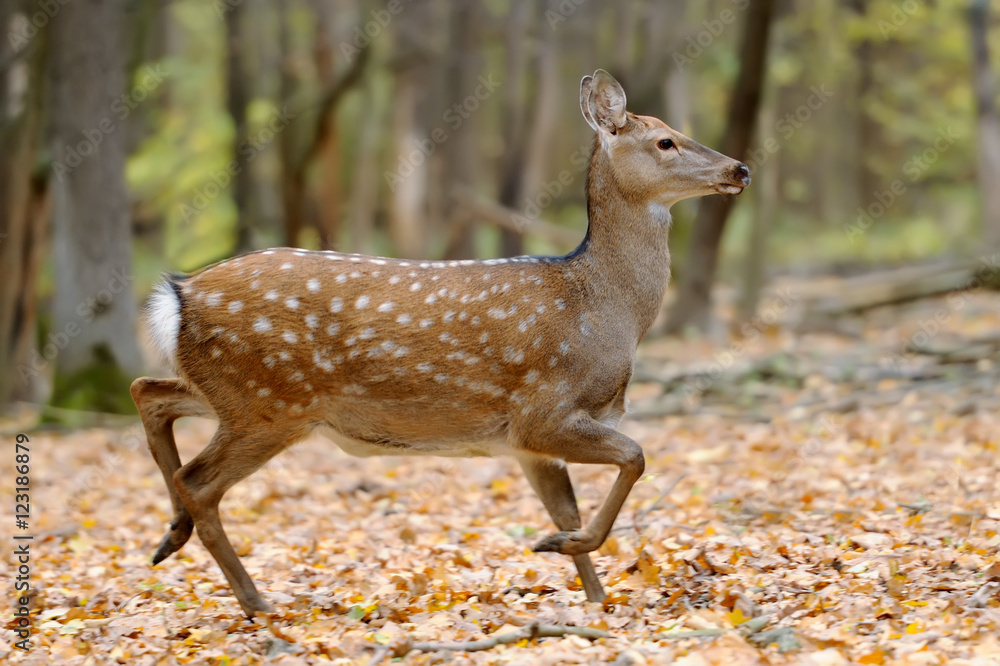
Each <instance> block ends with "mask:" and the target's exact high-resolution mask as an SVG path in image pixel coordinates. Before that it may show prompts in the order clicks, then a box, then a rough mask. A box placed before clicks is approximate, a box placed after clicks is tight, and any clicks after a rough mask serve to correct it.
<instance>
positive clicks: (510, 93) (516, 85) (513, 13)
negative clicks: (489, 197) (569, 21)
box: [498, 2, 533, 257]
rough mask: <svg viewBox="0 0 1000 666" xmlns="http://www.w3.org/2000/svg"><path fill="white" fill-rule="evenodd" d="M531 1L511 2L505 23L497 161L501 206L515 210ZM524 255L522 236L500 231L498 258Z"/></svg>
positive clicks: (520, 185)
mask: <svg viewBox="0 0 1000 666" xmlns="http://www.w3.org/2000/svg"><path fill="white" fill-rule="evenodd" d="M532 4H533V3H532V2H515V3H511V6H510V10H509V13H508V15H507V21H506V23H505V24H504V52H505V53H504V57H505V59H506V60H505V67H504V70H505V71H506V74H507V82H506V85H505V87H506V89H507V90H506V92H507V94H506V95H504V98H503V119H502V124H503V129H502V133H503V148H504V152H503V156H502V157H501V161H500V194H499V197H498V199H499V201H500V203H501V204H502V205H504V206H506V207H508V208H510V209H517V208H518V206H520V205H521V198H522V194H523V192H524V149H525V145H524V137H525V132H524V116H525V104H526V103H527V81H526V78H527V77H526V73H527V64H528V58H527V46H526V44H525V39H524V37H525V33H526V31H527V29H528V25H527V24H528V17H529V16H530V10H531V6H532ZM523 252H524V236H522V235H521V234H519V233H517V232H516V231H514V230H513V229H502V230H501V231H500V255H501V256H503V257H512V256H516V255H519V254H522V253H523Z"/></svg>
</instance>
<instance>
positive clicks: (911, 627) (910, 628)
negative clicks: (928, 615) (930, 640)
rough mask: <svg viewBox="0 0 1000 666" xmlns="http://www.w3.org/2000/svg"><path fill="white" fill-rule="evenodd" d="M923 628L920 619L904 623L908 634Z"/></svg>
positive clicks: (919, 631)
mask: <svg viewBox="0 0 1000 666" xmlns="http://www.w3.org/2000/svg"><path fill="white" fill-rule="evenodd" d="M923 630H924V623H923V622H921V621H920V620H915V621H914V622H911V623H909V624H908V625H906V633H908V634H919V633H921V632H922V631H923Z"/></svg>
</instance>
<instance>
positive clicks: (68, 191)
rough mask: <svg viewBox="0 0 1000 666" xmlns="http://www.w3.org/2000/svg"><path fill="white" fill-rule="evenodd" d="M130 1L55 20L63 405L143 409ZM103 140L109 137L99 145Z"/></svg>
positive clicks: (73, 7) (84, 7) (56, 243)
mask: <svg viewBox="0 0 1000 666" xmlns="http://www.w3.org/2000/svg"><path fill="white" fill-rule="evenodd" d="M123 26H124V6H123V0H91V2H88V3H86V4H83V3H78V2H77V3H68V4H66V5H64V6H63V7H62V8H61V9H60V11H59V12H58V13H57V14H56V15H55V17H54V18H53V19H52V22H51V39H52V41H51V44H52V56H51V68H50V76H51V83H50V93H51V107H50V108H51V119H52V158H53V160H54V161H55V165H54V166H53V177H52V179H51V182H50V185H51V188H52V193H53V207H52V220H53V233H54V236H53V263H54V265H55V284H56V295H55V303H54V313H53V318H52V333H51V335H50V338H49V340H50V342H49V344H46V345H45V347H44V348H43V353H45V351H46V350H49V348H50V345H51V347H52V348H53V350H54V351H55V356H54V358H55V360H56V361H55V362H56V375H55V382H54V384H55V386H54V389H55V390H54V394H53V397H52V403H53V405H55V406H60V407H69V408H77V409H94V410H99V411H111V412H134V411H135V407H134V406H133V404H132V401H131V399H130V398H129V393H128V386H129V383H130V380H131V378H132V377H133V376H134V374H135V373H136V372H137V371H138V370H139V366H140V358H139V349H138V345H137V344H136V326H135V322H136V303H135V299H134V298H133V295H132V282H133V281H134V280H133V276H132V245H131V240H132V237H131V224H130V216H129V201H128V193H127V191H126V186H125V141H126V136H125V134H126V133H125V132H124V131H123V128H122V127H121V126H120V122H119V123H117V124H116V120H117V117H116V116H115V115H114V114H113V113H112V111H111V104H112V102H113V101H114V100H115V99H116V98H118V97H120V96H121V95H122V93H123V91H124V84H125V80H124V77H125V64H126V63H125V54H126V49H125V48H124V39H123V38H124V35H123V34H122V33H123V30H122V28H123ZM97 137H100V139H99V140H98V138H97Z"/></svg>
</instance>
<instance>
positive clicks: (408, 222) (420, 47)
mask: <svg viewBox="0 0 1000 666" xmlns="http://www.w3.org/2000/svg"><path fill="white" fill-rule="evenodd" d="M432 9H433V8H432V6H431V3H430V2H428V1H427V0H415V1H414V2H413V4H412V5H410V7H409V9H407V14H406V17H405V20H402V21H396V22H395V23H393V28H394V29H395V30H396V33H395V36H396V40H395V53H394V57H393V63H394V65H395V72H394V74H395V89H394V91H393V96H392V104H391V106H392V117H391V119H390V122H391V123H392V145H391V151H390V153H389V155H388V158H389V159H388V165H387V168H386V170H385V176H384V177H385V179H386V185H387V186H388V187H389V190H390V193H389V205H388V207H387V213H388V222H389V237H390V239H391V240H392V244H393V247H394V249H395V252H396V253H397V255H398V256H402V257H411V258H421V257H424V256H425V254H426V251H427V231H428V230H427V215H426V209H427V184H428V181H429V174H430V165H429V164H428V162H430V159H431V158H430V156H428V155H426V154H425V152H424V151H421V149H420V147H421V146H434V147H435V150H442V148H440V147H439V146H437V145H436V144H435V143H434V142H433V141H431V139H430V137H428V128H427V122H426V120H425V119H424V118H422V117H421V116H422V114H421V113H420V109H421V106H422V100H423V99H424V95H426V93H427V88H428V86H429V84H430V81H429V76H428V73H429V67H428V64H429V63H430V61H431V58H432V57H433V55H432V54H431V53H430V47H429V44H428V43H427V41H428V38H427V34H428V32H430V31H431V30H433V27H434V25H433V23H434V17H433V12H432ZM439 117H440V116H439Z"/></svg>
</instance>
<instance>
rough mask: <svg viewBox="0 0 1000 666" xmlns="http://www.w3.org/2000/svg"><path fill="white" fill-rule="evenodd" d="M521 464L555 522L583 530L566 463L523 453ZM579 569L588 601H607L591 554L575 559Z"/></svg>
mask: <svg viewBox="0 0 1000 666" xmlns="http://www.w3.org/2000/svg"><path fill="white" fill-rule="evenodd" d="M517 461H518V462H519V463H520V464H521V469H523V470H524V475H525V476H526V477H527V478H528V483H530V484H531V487H532V488H534V489H535V493H536V494H537V495H538V497H539V498H540V499H541V500H542V504H543V505H544V506H545V509H546V510H547V511H548V512H549V515H550V516H552V522H554V523H555V524H556V527H558V528H559V529H560V530H566V531H568V530H576V529H579V528H580V524H581V523H580V511H579V509H578V508H577V505H576V495H575V494H574V493H573V484H572V482H571V481H570V479H569V473H568V472H567V470H566V463H564V462H563V461H562V460H556V459H554V458H543V457H541V456H537V455H532V454H522V455H520V456H518V459H517ZM573 562H574V563H575V564H576V570H577V572H578V573H579V574H580V582H581V583H583V591H584V592H585V593H586V594H587V600H588V601H596V602H598V603H600V602H602V601H604V599H605V598H607V595H606V594H605V593H604V587H603V586H602V585H601V581H600V579H599V578H598V577H597V572H596V571H595V570H594V563H593V562H592V561H591V559H590V555H589V554H587V553H581V554H579V555H574V556H573Z"/></svg>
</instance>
